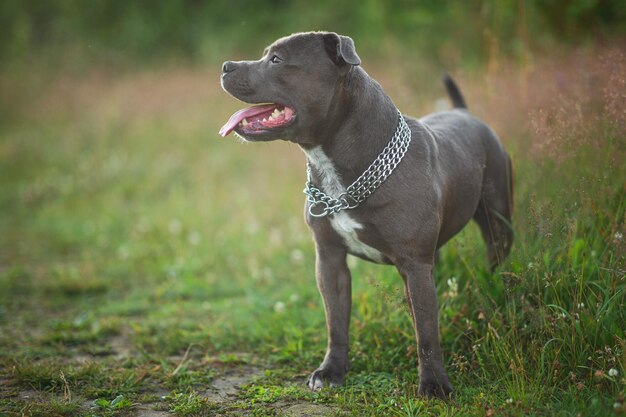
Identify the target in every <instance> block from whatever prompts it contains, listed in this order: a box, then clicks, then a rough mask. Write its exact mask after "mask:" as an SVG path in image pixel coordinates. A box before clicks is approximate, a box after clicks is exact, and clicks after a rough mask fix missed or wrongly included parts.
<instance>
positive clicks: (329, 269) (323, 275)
mask: <svg viewBox="0 0 626 417" xmlns="http://www.w3.org/2000/svg"><path fill="white" fill-rule="evenodd" d="M346 255H347V253H346V250H345V249H344V248H342V247H338V246H332V247H330V246H324V245H320V244H318V245H317V247H316V256H317V259H316V264H315V273H316V278H317V287H318V289H319V291H320V294H321V295H322V298H323V299H324V308H325V311H326V325H327V328H328V349H327V350H326V357H325V358H324V361H323V362H322V364H321V365H320V366H319V368H317V370H315V372H313V373H312V374H311V376H310V377H309V381H308V385H309V388H311V389H312V390H318V389H320V388H322V387H324V385H325V384H328V385H330V386H333V385H341V384H343V381H344V378H345V375H346V372H348V365H349V361H348V329H349V327H350V309H351V306H352V284H351V277H350V270H349V269H348V265H347V263H346Z"/></svg>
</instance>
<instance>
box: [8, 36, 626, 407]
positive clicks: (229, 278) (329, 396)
mask: <svg viewBox="0 0 626 417" xmlns="http://www.w3.org/2000/svg"><path fill="white" fill-rule="evenodd" d="M603 57H604V58H603ZM607 57H609V58H607ZM602 59H610V62H611V64H612V65H611V66H606V65H603V64H602V62H603V61H602ZM573 62H575V63H576V65H573ZM605 62H606V61H605ZM368 64H369V63H367V62H366V63H365V65H366V67H367V68H368V70H370V71H371V72H372V73H373V74H374V75H375V76H376V77H377V78H379V79H381V80H387V81H386V82H385V81H383V85H384V87H385V88H386V89H387V90H388V91H389V92H390V94H391V95H392V96H393V97H394V98H396V97H398V98H397V99H396V102H397V104H398V105H399V106H400V108H402V109H405V111H406V112H408V113H412V114H423V113H425V112H427V111H429V109H430V107H431V104H430V103H431V99H432V100H434V99H435V98H436V97H437V96H436V95H434V94H435V93H433V95H432V96H428V95H426V96H424V95H421V96H420V94H418V93H419V90H418V85H417V84H418V83H416V82H415V80H414V81H413V82H412V83H411V84H410V85H412V86H415V87H413V88H414V91H413V92H412V94H410V95H407V94H406V92H402V89H401V88H400V85H399V84H398V83H394V82H390V81H389V80H390V79H398V80H403V79H409V78H411V77H414V75H412V72H410V69H402V68H400V69H389V68H384V69H379V68H376V66H375V63H372V64H369V65H368ZM534 65H535V66H534V68H530V69H529V68H526V67H521V68H518V67H511V68H506V69H505V70H501V71H498V73H493V74H489V75H488V76H487V77H484V78H483V77H480V76H476V75H472V74H465V75H464V76H463V77H461V84H462V86H463V88H464V90H465V91H466V93H467V97H468V102H469V103H470V107H471V108H472V109H474V111H475V113H477V114H478V115H479V116H481V117H483V118H484V119H485V120H487V121H488V122H489V123H490V124H492V125H493V126H494V127H495V128H496V130H497V131H498V133H499V134H500V135H501V136H502V138H503V140H504V141H505V144H506V146H507V148H508V149H509V151H510V152H511V153H512V154H513V160H514V164H515V174H516V213H515V218H514V222H515V229H516V241H515V245H514V248H513V252H512V254H511V257H510V258H509V260H508V261H507V262H506V263H505V264H504V266H503V267H502V268H501V269H500V270H499V271H498V272H497V273H496V274H494V275H491V274H489V273H488V272H487V268H486V261H485V252H484V248H483V245H482V242H481V241H480V238H479V233H478V230H477V228H476V227H475V226H473V225H470V226H469V227H468V228H466V230H465V231H464V232H462V233H461V234H460V235H459V236H458V237H457V238H456V239H455V240H454V241H453V242H451V243H450V244H449V245H448V246H446V247H445V249H444V250H443V253H442V262H441V264H440V266H439V267H438V269H437V272H436V279H437V286H438V291H439V295H440V318H441V320H440V321H441V337H442V344H443V349H444V352H445V358H446V362H447V364H446V365H447V369H448V370H449V373H450V376H451V378H452V381H453V384H454V386H455V388H456V393H457V398H456V401H454V402H453V403H451V404H444V403H442V402H438V401H426V400H423V399H420V398H417V397H416V393H417V381H418V374H417V368H416V364H417V363H416V360H417V359H416V352H415V346H414V336H413V331H412V329H411V325H410V319H409V317H408V312H407V310H406V308H405V303H404V300H403V296H402V289H401V280H400V279H399V277H398V276H397V274H396V273H395V271H394V270H393V269H392V268H388V267H380V266H375V265H370V264H367V263H364V262H361V261H358V260H355V259H351V260H350V264H351V267H352V270H353V276H354V290H353V294H354V308H353V316H352V325H351V339H352V347H351V358H352V369H351V371H350V373H349V376H348V380H347V383H346V386H345V387H342V388H339V389H335V390H328V391H322V392H320V393H312V392H310V391H308V390H307V389H305V387H304V381H305V380H306V376H307V374H308V372H310V371H311V370H313V369H314V368H315V367H316V366H317V365H318V364H319V362H320V361H321V359H322V357H323V352H324V348H325V343H326V338H325V333H324V331H325V330H324V329H325V324H324V314H323V308H322V305H321V300H320V299H319V295H318V294H317V289H316V287H315V282H314V277H313V270H314V253H313V245H312V243H311V239H310V234H309V232H308V230H307V229H306V226H305V224H304V222H303V220H302V204H303V198H302V195H301V189H302V186H303V181H304V175H305V174H304V158H303V155H302V153H301V152H300V150H299V149H298V148H297V147H296V146H294V145H288V144H285V143H272V144H250V145H243V144H239V143H237V142H236V141H232V140H222V139H218V138H217V135H216V133H215V132H217V130H218V128H219V126H220V124H221V122H222V121H223V120H226V119H227V117H228V115H229V114H230V112H231V111H232V110H234V108H235V107H236V103H234V102H233V100H231V99H228V98H226V96H225V95H224V93H222V92H221V91H220V90H219V88H218V86H217V74H216V73H214V72H212V73H211V72H209V73H208V74H207V72H206V70H205V69H203V68H176V67H175V68H169V69H165V70H162V71H156V70H143V71H139V70H137V71H129V72H126V73H123V74H115V73H112V72H107V71H106V70H101V71H91V72H87V73H82V74H78V75H76V74H63V73H61V74H54V75H52V76H48V77H46V76H45V75H44V73H42V71H38V70H36V69H33V70H29V71H24V72H22V73H19V74H17V73H5V74H2V76H1V78H2V80H1V81H2V85H3V86H6V88H3V90H2V91H3V92H2V99H3V102H4V103H3V105H2V109H3V110H6V111H5V112H4V114H5V116H6V117H5V118H3V119H2V120H1V121H0V161H2V163H1V164H0V210H1V216H0V230H2V233H0V245H1V246H0V247H1V248H2V250H0V415H8V416H21V415H33V416H35V415H41V416H58V415H62V416H71V415H93V416H116V415H119V416H121V415H129V413H130V414H132V413H139V412H140V410H141V409H142V407H150V408H151V409H153V410H158V411H161V412H167V413H170V414H172V415H178V416H202V415H249V416H266V415H284V414H288V413H296V412H297V410H302V408H298V407H308V406H310V407H317V408H315V410H318V411H319V410H324V411H323V412H324V413H326V414H330V415H333V414H334V415H356V416H361V415H390V416H417V415H419V416H441V415H457V416H466V415H476V416H482V415H493V416H495V415H510V416H522V415H529V416H531V415H553V416H570V415H572V416H573V415H585V416H605V415H608V414H610V413H613V412H616V413H623V412H624V410H625V405H624V396H625V395H626V392H625V385H626V381H625V379H624V377H625V375H626V353H625V348H626V346H625V344H626V338H625V335H624V332H625V328H624V323H626V309H625V308H624V302H625V300H626V281H625V272H624V271H625V270H626V265H624V259H625V257H624V254H625V247H626V246H625V243H624V242H625V240H624V237H623V236H624V233H625V232H626V231H625V230H624V220H625V209H626V199H625V188H624V178H626V166H625V165H624V163H623V161H624V156H625V154H626V148H625V146H624V138H625V133H626V131H625V130H624V126H625V125H626V123H625V119H624V115H623V107H622V106H621V105H622V104H623V103H624V97H625V94H626V88H625V87H624V81H623V74H624V73H625V71H624V69H625V68H626V65H625V63H624V51H623V50H622V51H620V50H619V48H617V49H616V48H613V49H611V48H607V49H603V50H600V51H593V50H591V51H585V50H581V51H573V52H568V53H562V54H561V56H559V57H551V58H550V59H545V60H541V59H537V62H536V63H535V64H534ZM394 71H395V72H397V74H396V73H394ZM555 73H558V76H559V77H561V78H560V79H563V80H564V81H563V82H564V83H565V86H566V87H567V88H566V89H565V90H559V91H557V92H556V93H555V92H554V91H553V89H554V88H558V83H555V81H554V74H555ZM529 74H530V76H531V77H530V78H529V77H528V75H529ZM396 76H397V77H396ZM551 77H552V78H551ZM529 79H530V80H532V83H528V80H529ZM620 82H621V83H620ZM432 90H433V88H432V87H431V90H428V89H427V90H426V91H432ZM441 91H443V88H442V89H441ZM437 94H439V95H441V94H442V93H441V92H440V93H437ZM23 97H28V100H26V99H24V98H23ZM414 97H420V100H421V102H419V103H417V102H415V101H414ZM9 100H10V102H9ZM503 103H504V104H506V105H504V104H503ZM620 103H621V104H620ZM620 109H621V110H620ZM620 111H621V112H620ZM233 381H235V382H236V383H235V382H233ZM220 384H222V385H225V386H230V385H229V384H231V385H232V386H231V388H232V390H231V391H229V393H230V394H231V395H225V396H223V397H222V398H221V399H220V398H217V397H215V396H211V395H209V393H210V387H211V386H219V385H220ZM235 386H237V387H239V388H236V387H235ZM294 410H296V411H294ZM301 412H302V411H301ZM320 412H321V411H320ZM302 413H304V412H302Z"/></svg>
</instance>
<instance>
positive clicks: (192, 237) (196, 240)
mask: <svg viewBox="0 0 626 417" xmlns="http://www.w3.org/2000/svg"><path fill="white" fill-rule="evenodd" d="M200 238H201V236H200V233H198V232H197V231H195V230H194V231H193V232H191V233H189V235H188V236H187V241H188V242H189V243H190V244H191V245H193V246H198V245H199V244H200Z"/></svg>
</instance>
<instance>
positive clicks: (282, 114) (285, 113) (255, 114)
mask: <svg viewBox="0 0 626 417" xmlns="http://www.w3.org/2000/svg"><path fill="white" fill-rule="evenodd" d="M295 117H296V113H295V112H294V110H293V109H292V108H291V107H287V106H283V105H282V104H276V103H270V104H260V105H257V106H252V107H248V108H246V109H242V110H239V111H238V112H236V113H235V114H233V115H232V116H230V119H228V122H226V124H225V125H224V126H222V128H221V129H220V132H219V133H220V135H221V136H223V137H225V136H227V135H228V134H229V133H230V132H232V131H233V130H236V131H237V132H238V133H243V134H246V135H254V134H259V133H265V132H268V131H270V130H272V129H278V128H281V127H285V126H287V125H290V124H291V123H292V122H293V121H294V119H295Z"/></svg>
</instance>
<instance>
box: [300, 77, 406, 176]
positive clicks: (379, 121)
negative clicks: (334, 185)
mask: <svg viewBox="0 0 626 417" xmlns="http://www.w3.org/2000/svg"><path fill="white" fill-rule="evenodd" d="M334 94H335V99H334V100H333V103H334V106H333V107H332V108H330V109H329V113H331V114H333V117H327V118H326V119H327V120H334V121H336V122H335V123H334V124H329V125H326V126H321V127H320V129H319V130H318V131H317V132H315V134H316V136H317V138H316V139H318V140H316V141H315V142H316V143H318V145H315V146H310V145H308V146H302V147H303V150H304V151H305V153H306V154H307V155H309V156H311V155H312V154H311V151H313V150H314V149H315V152H316V153H317V154H318V155H319V154H320V151H321V153H322V154H323V155H325V156H326V157H327V158H328V162H330V163H332V165H333V167H334V169H335V170H336V172H337V174H339V176H340V178H341V180H342V182H343V183H344V185H348V184H350V183H351V182H352V181H354V180H355V179H356V178H357V177H358V176H359V175H361V173H362V172H363V171H364V170H365V169H367V167H368V166H369V165H370V164H371V163H372V161H373V160H374V159H376V157H377V156H378V154H379V153H380V152H381V151H382V150H383V148H384V147H385V145H387V143H388V142H389V140H390V139H391V138H392V136H393V134H394V132H395V129H396V127H397V120H398V116H397V110H396V107H395V105H394V104H393V102H392V101H391V98H389V96H388V95H387V94H386V93H385V92H384V91H383V89H382V87H381V86H380V85H379V84H378V83H377V82H376V81H375V80H374V79H372V78H371V77H370V76H369V75H367V73H366V72H365V71H364V70H363V69H362V68H361V67H353V68H352V69H350V71H349V72H348V73H347V74H346V75H345V76H344V77H343V78H342V79H341V80H340V81H339V82H338V83H337V86H336V87H335V92H334ZM355 132H365V133H362V134H360V135H357V134H356V133H355ZM312 162H314V161H312ZM314 165H315V163H314ZM314 168H315V167H314ZM313 175H314V177H315V176H316V175H315V170H314V172H313Z"/></svg>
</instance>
